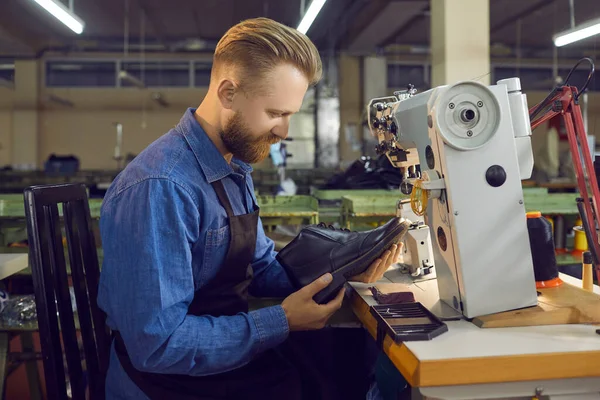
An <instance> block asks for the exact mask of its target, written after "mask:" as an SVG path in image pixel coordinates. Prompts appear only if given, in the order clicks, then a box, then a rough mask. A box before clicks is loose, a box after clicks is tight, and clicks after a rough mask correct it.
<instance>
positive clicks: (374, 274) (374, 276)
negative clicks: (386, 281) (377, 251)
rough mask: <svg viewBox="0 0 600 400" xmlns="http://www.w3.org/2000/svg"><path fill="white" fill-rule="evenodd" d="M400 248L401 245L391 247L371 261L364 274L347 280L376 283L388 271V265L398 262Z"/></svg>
mask: <svg viewBox="0 0 600 400" xmlns="http://www.w3.org/2000/svg"><path fill="white" fill-rule="evenodd" d="M402 246H403V243H398V244H397V245H396V244H394V245H392V246H391V247H390V248H389V249H388V250H386V251H385V253H383V254H382V255H381V257H380V258H378V259H377V260H375V261H373V263H371V265H369V268H367V270H366V271H365V272H363V273H362V274H358V275H355V276H353V277H351V278H350V279H348V280H349V281H354V282H363V283H373V282H377V281H378V280H380V279H381V278H382V277H383V274H385V271H387V270H388V268H389V267H390V265H392V264H395V263H397V262H398V257H399V256H400V253H402Z"/></svg>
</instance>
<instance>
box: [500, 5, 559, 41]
mask: <svg viewBox="0 0 600 400" xmlns="http://www.w3.org/2000/svg"><path fill="white" fill-rule="evenodd" d="M555 1H556V0H540V1H538V2H536V3H535V4H533V5H531V6H530V7H527V8H526V9H525V10H523V11H521V12H520V13H518V14H517V15H511V16H510V17H508V18H506V19H505V20H503V21H501V22H499V23H497V24H496V25H494V26H493V27H492V28H491V29H490V33H495V32H498V31H499V30H501V29H504V28H506V27H507V26H510V25H512V24H514V23H516V22H517V21H518V20H520V19H524V18H527V17H528V16H530V15H531V14H533V13H534V12H536V11H540V10H541V9H543V8H546V7H548V6H550V5H552V4H554V2H555Z"/></svg>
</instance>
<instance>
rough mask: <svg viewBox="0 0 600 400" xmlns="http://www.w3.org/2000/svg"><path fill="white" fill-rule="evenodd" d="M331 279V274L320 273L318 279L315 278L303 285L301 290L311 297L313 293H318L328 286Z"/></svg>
mask: <svg viewBox="0 0 600 400" xmlns="http://www.w3.org/2000/svg"><path fill="white" fill-rule="evenodd" d="M332 280H333V277H332V276H331V274H330V273H326V274H325V275H322V276H321V277H320V278H319V279H315V280H314V281H312V282H311V283H309V284H308V285H306V286H304V288H303V289H302V291H303V292H305V293H306V294H307V295H308V296H309V297H313V296H314V295H315V294H317V293H319V292H320V291H321V290H323V289H325V288H326V287H327V286H329V284H330V283H331V281H332Z"/></svg>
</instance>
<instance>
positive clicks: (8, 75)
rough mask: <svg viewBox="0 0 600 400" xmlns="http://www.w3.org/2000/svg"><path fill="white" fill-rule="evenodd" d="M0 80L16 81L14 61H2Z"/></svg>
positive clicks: (0, 62)
mask: <svg viewBox="0 0 600 400" xmlns="http://www.w3.org/2000/svg"><path fill="white" fill-rule="evenodd" d="M0 80H3V81H11V82H14V80H15V63H14V62H13V61H3V60H1V59H0Z"/></svg>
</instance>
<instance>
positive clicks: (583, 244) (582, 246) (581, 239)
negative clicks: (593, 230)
mask: <svg viewBox="0 0 600 400" xmlns="http://www.w3.org/2000/svg"><path fill="white" fill-rule="evenodd" d="M573 232H574V233H575V238H574V241H573V251H571V254H572V255H573V256H575V257H582V255H583V252H584V251H586V250H587V249H588V242H587V237H586V236H585V230H584V229H583V222H582V221H581V218H580V217H577V220H575V226H574V227H573Z"/></svg>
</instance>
